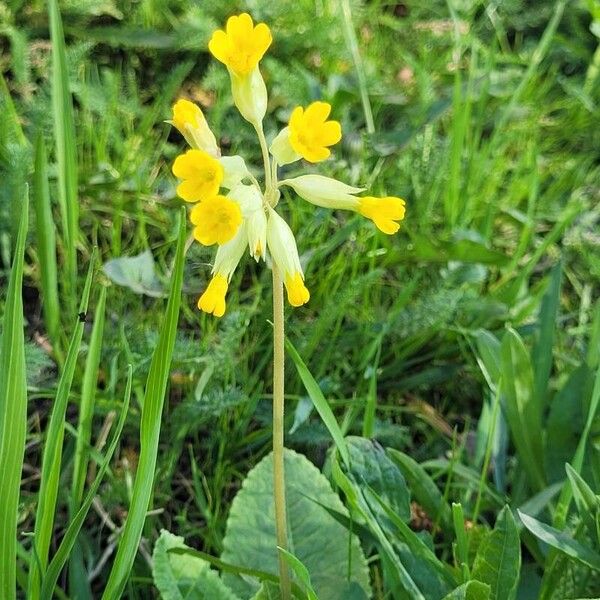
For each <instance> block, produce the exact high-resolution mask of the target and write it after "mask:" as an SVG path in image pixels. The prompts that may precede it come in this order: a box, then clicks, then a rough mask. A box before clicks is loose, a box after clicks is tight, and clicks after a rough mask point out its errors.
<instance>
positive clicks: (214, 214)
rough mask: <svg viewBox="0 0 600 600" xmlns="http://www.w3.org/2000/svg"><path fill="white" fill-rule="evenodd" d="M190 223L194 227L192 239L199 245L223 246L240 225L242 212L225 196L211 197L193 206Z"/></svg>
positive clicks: (235, 203) (236, 204)
mask: <svg viewBox="0 0 600 600" xmlns="http://www.w3.org/2000/svg"><path fill="white" fill-rule="evenodd" d="M190 221H191V222H192V223H193V224H194V225H195V227H194V237H195V238H196V239H197V240H198V241H199V242H200V243H201V244H204V245H205V246H212V245H213V244H225V243H227V242H228V241H229V240H231V239H233V237H234V236H235V234H236V233H237V231H238V229H239V227H240V225H241V224H242V211H241V210H240V206H239V204H238V203H237V202H234V201H233V200H231V199H229V198H227V197H226V196H212V197H211V198H207V199H205V200H202V202H199V203H198V204H196V206H194V208H193V209H192V212H191V213H190Z"/></svg>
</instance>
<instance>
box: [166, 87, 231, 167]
mask: <svg viewBox="0 0 600 600" xmlns="http://www.w3.org/2000/svg"><path fill="white" fill-rule="evenodd" d="M168 123H171V124H172V125H173V126H174V127H176V128H177V129H178V130H179V133H181V135H183V137H184V138H185V140H186V142H187V143H188V144H189V145H190V146H191V147H192V148H196V149H198V150H204V151H205V152H207V153H208V154H210V155H211V156H214V157H218V156H219V154H220V152H219V147H218V146H217V140H216V139H215V136H214V134H213V132H212V131H211V130H210V127H209V126H208V123H207V122H206V118H205V117H204V114H203V113H202V110H201V109H200V107H199V106H198V105H197V104H194V103H193V102H190V101H189V100H185V99H184V98H180V99H179V100H177V102H175V104H174V105H173V118H172V119H171V120H170V121H168Z"/></svg>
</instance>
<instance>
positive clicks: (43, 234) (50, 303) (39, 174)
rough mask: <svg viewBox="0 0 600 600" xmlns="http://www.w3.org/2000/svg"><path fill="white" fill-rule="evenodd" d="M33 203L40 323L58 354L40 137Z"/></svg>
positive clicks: (50, 223) (52, 240)
mask: <svg viewBox="0 0 600 600" xmlns="http://www.w3.org/2000/svg"><path fill="white" fill-rule="evenodd" d="M33 177H34V179H33V204H34V206H35V230H36V231H35V233H36V238H37V251H38V260H39V262H40V274H41V284H42V297H43V299H44V301H43V303H42V308H43V310H44V323H45V324H46V330H47V331H48V335H49V336H50V340H51V341H52V345H53V348H54V351H55V353H57V354H58V355H59V354H60V341H59V327H60V311H59V306H58V277H57V272H58V269H57V266H56V233H55V229H54V217H53V216H52V206H51V204H50V189H49V186H48V165H47V159H46V146H45V144H44V137H43V136H42V135H41V134H38V136H37V138H36V140H35V166H34V174H33Z"/></svg>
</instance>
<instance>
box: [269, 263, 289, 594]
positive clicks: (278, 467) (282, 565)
mask: <svg viewBox="0 0 600 600" xmlns="http://www.w3.org/2000/svg"><path fill="white" fill-rule="evenodd" d="M284 378H285V358H284V317H283V281H282V280H281V275H280V274H279V270H278V269H277V267H276V266H275V265H273V492H274V499H275V531H276V535H277V545H278V546H279V547H280V548H283V549H284V550H287V549H288V543H287V514H286V512H287V511H286V504H285V470H284V454H283V452H284V450H283V449H284V444H283V433H284V415H285V410H284V406H285V401H284ZM278 558H279V584H280V591H281V597H282V599H283V600H290V599H291V597H292V595H291V594H292V593H291V584H290V574H289V570H288V566H287V564H286V562H285V559H284V558H283V555H282V554H281V553H279V557H278Z"/></svg>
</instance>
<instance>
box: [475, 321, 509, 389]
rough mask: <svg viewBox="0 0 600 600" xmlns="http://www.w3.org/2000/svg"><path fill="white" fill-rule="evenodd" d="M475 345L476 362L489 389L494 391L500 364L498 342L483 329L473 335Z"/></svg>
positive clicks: (498, 378)
mask: <svg viewBox="0 0 600 600" xmlns="http://www.w3.org/2000/svg"><path fill="white" fill-rule="evenodd" d="M474 337H475V342H476V343H477V353H478V358H477V362H478V363H479V368H480V369H481V371H482V373H483V375H484V377H485V379H486V381H487V383H488V385H489V386H490V389H492V390H493V389H495V388H496V386H497V385H498V382H499V381H500V375H501V373H502V364H501V358H500V342H499V341H498V338H497V337H496V336H495V335H493V334H491V333H490V332H489V331H486V330H485V329H478V330H477V331H476V332H475V333H474Z"/></svg>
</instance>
